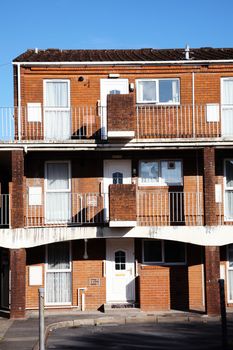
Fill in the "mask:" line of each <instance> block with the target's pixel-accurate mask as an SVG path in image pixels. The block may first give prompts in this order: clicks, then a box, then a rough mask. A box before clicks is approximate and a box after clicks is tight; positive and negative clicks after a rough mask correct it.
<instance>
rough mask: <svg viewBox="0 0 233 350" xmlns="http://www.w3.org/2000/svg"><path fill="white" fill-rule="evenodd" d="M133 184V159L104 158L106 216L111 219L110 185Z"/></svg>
mask: <svg viewBox="0 0 233 350" xmlns="http://www.w3.org/2000/svg"><path fill="white" fill-rule="evenodd" d="M111 184H115V185H117V184H131V160H129V159H114V160H109V159H107V160H104V198H105V200H104V208H105V210H104V218H105V221H108V220H109V195H108V194H109V185H111Z"/></svg>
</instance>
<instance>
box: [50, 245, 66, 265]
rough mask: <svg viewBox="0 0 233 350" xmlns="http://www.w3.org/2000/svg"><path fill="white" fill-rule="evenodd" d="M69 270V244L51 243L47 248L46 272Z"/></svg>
mask: <svg viewBox="0 0 233 350" xmlns="http://www.w3.org/2000/svg"><path fill="white" fill-rule="evenodd" d="M69 268H70V244H69V242H62V243H53V244H51V245H49V246H48V270H54V269H69Z"/></svg>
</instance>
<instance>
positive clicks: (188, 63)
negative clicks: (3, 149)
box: [12, 59, 233, 66]
mask: <svg viewBox="0 0 233 350" xmlns="http://www.w3.org/2000/svg"><path fill="white" fill-rule="evenodd" d="M203 63H206V64H209V63H233V60H232V59H230V60H193V61H192V60H182V61H95V62H94V61H93V62H90V61H82V62H77V61H74V62H12V64H13V65H22V66H99V65H101V66H102V65H103V66H112V65H114V66H118V65H119V66H122V65H155V64H156V65H160V64H161V65H166V64H175V65H178V64H186V65H190V64H191V65H195V64H203Z"/></svg>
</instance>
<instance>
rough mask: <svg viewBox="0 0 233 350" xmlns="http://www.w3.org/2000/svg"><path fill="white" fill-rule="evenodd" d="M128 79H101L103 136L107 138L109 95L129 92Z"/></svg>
mask: <svg viewBox="0 0 233 350" xmlns="http://www.w3.org/2000/svg"><path fill="white" fill-rule="evenodd" d="M128 93H129V82H128V79H101V80H100V100H101V116H102V121H101V137H102V139H106V138H107V95H112V94H114V95H115V94H128Z"/></svg>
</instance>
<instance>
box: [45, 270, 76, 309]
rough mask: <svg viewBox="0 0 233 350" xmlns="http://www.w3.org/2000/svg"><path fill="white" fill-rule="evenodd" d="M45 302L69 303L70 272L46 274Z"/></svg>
mask: <svg viewBox="0 0 233 350" xmlns="http://www.w3.org/2000/svg"><path fill="white" fill-rule="evenodd" d="M46 302H47V303H59V304H62V303H70V302H71V273H70V272H47V279H46Z"/></svg>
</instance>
